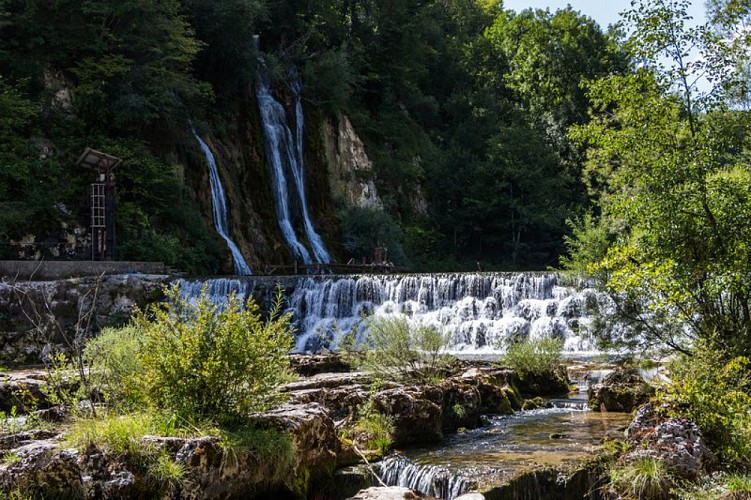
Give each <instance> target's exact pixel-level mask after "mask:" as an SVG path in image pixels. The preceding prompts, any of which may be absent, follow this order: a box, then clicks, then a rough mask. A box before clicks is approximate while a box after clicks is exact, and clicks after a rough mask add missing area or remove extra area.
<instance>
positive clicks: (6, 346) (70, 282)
mask: <svg viewBox="0 0 751 500" xmlns="http://www.w3.org/2000/svg"><path fill="white" fill-rule="evenodd" d="M168 281H169V278H168V277H167V276H165V275H106V276H102V277H98V276H92V277H85V278H72V279H66V280H55V281H12V282H9V281H8V280H5V281H3V282H0V366H19V365H35V364H41V363H43V362H44V361H45V358H46V357H47V356H48V354H49V353H50V352H52V351H54V350H62V351H69V350H70V346H71V345H72V344H73V342H75V341H81V340H84V339H85V338H86V337H88V336H91V335H94V334H96V332H98V331H99V330H100V329H102V328H104V327H106V326H120V325H122V324H124V323H125V322H126V321H127V320H128V318H129V317H130V313H131V312H132V310H133V308H134V307H136V306H138V307H143V306H145V305H146V304H148V303H150V302H154V301H158V300H161V299H162V297H163V293H162V285H164V284H166V283H168Z"/></svg>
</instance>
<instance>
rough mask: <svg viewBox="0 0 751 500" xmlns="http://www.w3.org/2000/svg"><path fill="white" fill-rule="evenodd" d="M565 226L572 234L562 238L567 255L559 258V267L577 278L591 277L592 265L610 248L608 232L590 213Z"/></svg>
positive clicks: (572, 220) (568, 221) (571, 220)
mask: <svg viewBox="0 0 751 500" xmlns="http://www.w3.org/2000/svg"><path fill="white" fill-rule="evenodd" d="M566 224H567V225H568V226H569V227H570V228H571V230H572V233H573V234H572V235H571V236H565V237H564V238H563V241H564V243H565V244H566V251H567V255H564V256H562V257H561V266H562V267H563V269H565V270H566V271H569V272H571V273H573V274H574V275H576V276H577V277H580V278H583V277H588V276H591V274H592V270H591V267H592V263H593V262H597V261H599V260H601V259H602V258H603V257H605V255H606V254H607V251H608V246H610V237H609V234H608V230H607V228H605V227H604V225H603V224H602V222H601V221H599V220H597V219H596V218H595V217H594V216H593V215H592V214H591V213H588V214H586V215H585V216H584V217H583V218H581V219H569V220H567V221H566Z"/></svg>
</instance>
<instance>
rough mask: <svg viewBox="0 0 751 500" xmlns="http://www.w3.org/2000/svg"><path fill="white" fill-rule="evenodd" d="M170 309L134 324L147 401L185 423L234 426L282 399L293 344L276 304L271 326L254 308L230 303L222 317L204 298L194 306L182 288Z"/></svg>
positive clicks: (171, 294)
mask: <svg viewBox="0 0 751 500" xmlns="http://www.w3.org/2000/svg"><path fill="white" fill-rule="evenodd" d="M167 295H168V299H169V302H167V303H165V304H161V305H159V306H153V307H152V308H151V309H150V310H149V311H148V313H137V314H136V315H135V316H134V323H133V325H134V328H136V329H137V330H139V331H140V332H139V334H140V335H142V337H143V338H142V345H141V348H140V350H139V357H140V361H141V363H143V378H144V384H145V387H146V388H147V393H146V396H147V398H148V400H149V401H150V402H151V403H153V405H154V406H156V407H158V408H163V409H165V410H167V411H174V412H176V413H177V414H178V415H180V416H181V417H182V418H184V419H186V420H189V421H190V420H197V421H202V420H215V421H217V422H219V423H225V424H227V423H232V422H234V421H238V420H242V419H243V418H244V417H246V416H247V415H248V414H249V413H251V412H255V411H262V410H266V409H268V408H270V407H272V406H273V405H275V404H277V403H278V402H280V401H281V400H282V399H283V397H284V396H283V394H282V393H281V392H280V391H279V388H280V386H281V385H282V384H283V383H284V382H286V381H288V380H289V379H290V377H291V375H290V373H289V360H288V359H287V354H288V353H289V351H290V349H292V346H293V342H294V337H293V334H292V329H291V327H290V316H289V315H288V314H281V307H282V306H281V304H282V303H281V295H278V296H277V300H276V302H275V305H274V307H273V309H272V311H271V315H270V317H269V319H268V320H266V321H264V320H263V319H262V318H261V314H260V311H259V307H258V305H257V304H256V303H255V302H254V301H253V300H249V301H248V302H247V303H246V304H245V307H244V308H243V307H242V304H241V302H240V300H239V299H238V298H237V297H235V296H234V295H233V296H231V297H230V298H229V299H228V301H227V303H226V305H225V306H224V307H223V308H222V309H219V308H218V307H217V306H215V305H213V304H212V303H211V302H210V300H209V298H208V296H207V295H206V293H205V291H204V293H203V294H202V295H201V297H200V298H199V299H198V300H197V301H196V302H195V303H190V302H188V301H187V300H186V299H183V298H182V297H181V296H180V290H179V288H178V287H173V288H171V289H170V290H169V291H168V292H167Z"/></svg>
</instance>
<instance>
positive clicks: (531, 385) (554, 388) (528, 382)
mask: <svg viewBox="0 0 751 500" xmlns="http://www.w3.org/2000/svg"><path fill="white" fill-rule="evenodd" d="M513 382H514V384H515V385H516V387H517V388H518V389H519V392H521V393H522V394H524V395H526V396H560V395H563V394H567V393H569V392H570V391H571V389H570V388H569V383H570V382H569V379H568V375H567V374H566V371H565V370H564V369H558V370H554V371H550V372H547V373H530V374H526V375H525V376H524V377H520V376H518V375H515V376H514V378H513Z"/></svg>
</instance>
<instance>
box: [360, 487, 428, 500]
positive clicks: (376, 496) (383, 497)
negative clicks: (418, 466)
mask: <svg viewBox="0 0 751 500" xmlns="http://www.w3.org/2000/svg"><path fill="white" fill-rule="evenodd" d="M432 498H433V497H426V496H423V495H420V494H419V493H416V492H414V491H412V490H410V489H409V488H402V487H401V486H374V487H372V488H368V489H366V490H360V491H359V492H358V493H357V495H355V496H353V497H349V498H348V499H347V500H416V499H432Z"/></svg>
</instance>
